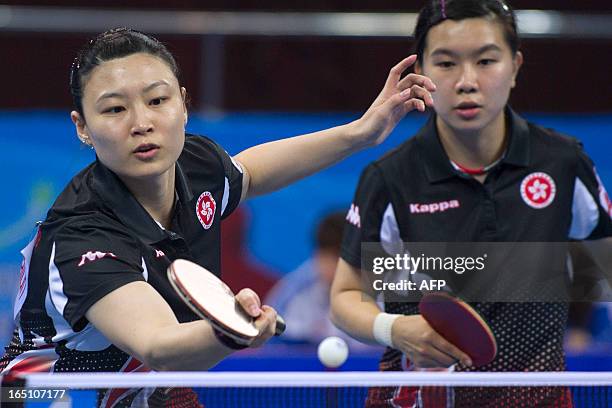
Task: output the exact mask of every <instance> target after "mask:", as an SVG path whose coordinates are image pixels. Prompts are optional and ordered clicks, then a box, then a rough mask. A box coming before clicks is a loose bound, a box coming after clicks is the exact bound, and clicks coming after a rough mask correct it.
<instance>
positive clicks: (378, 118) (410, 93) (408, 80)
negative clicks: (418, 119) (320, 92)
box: [353, 55, 436, 145]
mask: <svg viewBox="0 0 612 408" xmlns="http://www.w3.org/2000/svg"><path fill="white" fill-rule="evenodd" d="M416 59H417V56H416V55H411V56H409V57H408V58H405V59H403V60H402V61H400V62H399V63H398V64H397V65H395V66H394V67H393V68H391V71H390V72H389V76H388V77H387V81H386V82H385V86H384V87H383V89H382V91H381V92H380V94H379V95H378V97H377V98H376V99H375V100H374V102H373V103H372V105H371V106H370V108H369V109H368V110H367V111H366V112H365V113H364V114H363V116H362V117H361V118H360V119H358V120H357V121H355V122H353V125H354V126H355V127H356V129H357V131H356V132H357V134H358V135H359V137H360V138H362V142H363V144H364V145H377V144H379V143H381V142H382V141H384V140H385V139H386V138H387V136H389V134H390V133H391V131H392V130H393V129H394V128H395V126H396V125H397V124H398V123H399V121H400V120H402V118H403V117H404V116H405V115H406V114H407V113H408V112H410V111H413V110H418V111H420V112H423V111H425V108H426V107H433V99H432V97H431V92H434V91H435V90H436V86H435V85H434V83H433V82H432V80H431V79H429V78H428V77H426V76H423V75H417V74H414V73H411V74H408V75H407V76H406V77H404V78H401V75H402V73H403V72H404V71H405V70H406V69H408V68H409V67H410V66H411V65H413V64H414V63H415V62H416Z"/></svg>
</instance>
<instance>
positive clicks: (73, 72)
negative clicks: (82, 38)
mask: <svg viewBox="0 0 612 408" xmlns="http://www.w3.org/2000/svg"><path fill="white" fill-rule="evenodd" d="M141 52H142V53H146V54H151V55H153V56H156V57H158V58H160V59H161V60H162V61H164V62H165V63H167V64H168V66H169V67H170V69H171V70H172V73H173V74H174V76H176V78H177V79H178V77H179V69H178V65H177V64H176V61H175V60H174V57H173V56H172V54H171V53H170V51H168V49H167V48H166V46H165V45H164V44H162V43H161V42H159V41H158V40H157V39H156V38H154V37H151V36H150V35H147V34H144V33H141V32H140V31H136V30H132V29H130V28H124V27H122V28H113V29H112V30H108V31H105V32H103V33H102V34H99V35H98V36H97V37H95V38H93V39H91V40H90V41H89V42H88V43H87V45H86V46H85V47H83V48H82V49H81V50H80V51H79V53H78V55H77V57H76V58H75V59H74V62H73V63H72V67H71V69H70V93H71V94H72V100H73V103H74V109H75V110H76V111H77V112H79V114H80V115H81V116H83V103H82V99H83V88H84V87H85V82H86V78H87V75H89V74H90V73H91V71H92V70H93V69H94V68H95V67H97V66H98V65H100V64H101V63H103V62H105V61H109V60H112V59H116V58H122V57H127V56H128V55H132V54H136V53H141Z"/></svg>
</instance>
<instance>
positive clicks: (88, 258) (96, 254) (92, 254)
mask: <svg viewBox="0 0 612 408" xmlns="http://www.w3.org/2000/svg"><path fill="white" fill-rule="evenodd" d="M107 256H110V257H111V258H117V255H115V254H113V253H112V252H100V251H87V253H86V254H83V255H81V262H79V264H78V266H83V265H85V264H86V263H89V262H93V261H96V260H98V259H102V258H106V257H107Z"/></svg>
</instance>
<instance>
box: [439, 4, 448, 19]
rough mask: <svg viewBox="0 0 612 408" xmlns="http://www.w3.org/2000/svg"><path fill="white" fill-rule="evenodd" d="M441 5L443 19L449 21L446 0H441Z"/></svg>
mask: <svg viewBox="0 0 612 408" xmlns="http://www.w3.org/2000/svg"><path fill="white" fill-rule="evenodd" d="M440 3H441V4H442V18H443V19H447V17H446V0H441V1H440Z"/></svg>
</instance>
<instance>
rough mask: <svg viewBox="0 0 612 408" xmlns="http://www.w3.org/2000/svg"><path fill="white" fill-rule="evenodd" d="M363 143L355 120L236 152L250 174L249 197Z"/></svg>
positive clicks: (298, 176)
mask: <svg viewBox="0 0 612 408" xmlns="http://www.w3.org/2000/svg"><path fill="white" fill-rule="evenodd" d="M364 147H365V144H362V143H359V137H358V135H357V134H356V127H355V126H354V122H352V123H348V124H346V125H342V126H337V127H334V128H331V129H326V130H322V131H319V132H315V133H310V134H306V135H302V136H296V137H292V138H288V139H281V140H276V141H273V142H269V143H264V144H261V145H258V146H254V147H251V148H249V149H247V150H245V151H243V152H241V153H240V154H238V155H237V156H236V159H237V160H238V161H239V162H240V163H241V164H242V165H243V166H244V167H245V168H246V170H247V172H248V175H249V177H250V183H249V190H248V194H247V196H248V197H253V196H257V195H261V194H266V193H270V192H272V191H276V190H278V189H281V188H283V187H285V186H287V185H289V184H291V183H293V182H295V181H297V180H300V179H302V178H304V177H307V176H309V175H311V174H313V173H316V172H317V171H319V170H321V169H324V168H326V167H328V166H331V165H332V164H334V163H336V162H338V161H340V160H342V159H344V158H345V157H347V156H349V155H351V154H352V153H355V152H356V151H358V150H360V149H362V148H364Z"/></svg>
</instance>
